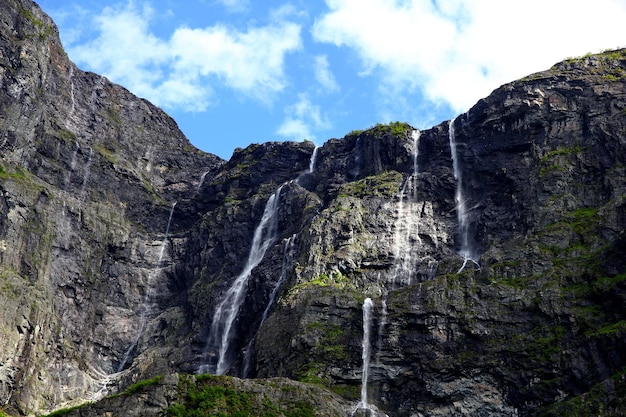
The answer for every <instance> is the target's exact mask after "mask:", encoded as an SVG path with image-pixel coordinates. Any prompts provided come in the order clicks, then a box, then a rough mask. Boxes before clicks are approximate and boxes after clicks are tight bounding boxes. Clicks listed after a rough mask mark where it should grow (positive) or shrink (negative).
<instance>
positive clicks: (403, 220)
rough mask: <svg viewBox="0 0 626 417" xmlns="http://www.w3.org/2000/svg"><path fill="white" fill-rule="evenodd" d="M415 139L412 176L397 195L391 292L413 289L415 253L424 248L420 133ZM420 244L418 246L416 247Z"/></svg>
mask: <svg viewBox="0 0 626 417" xmlns="http://www.w3.org/2000/svg"><path fill="white" fill-rule="evenodd" d="M411 137H412V138H413V173H412V174H411V175H409V177H408V178H407V179H406V181H405V182H404V184H403V185H402V188H401V190H400V193H399V194H398V205H397V213H398V214H397V219H396V222H395V225H394V229H395V233H394V244H393V248H394V266H393V272H392V274H391V285H392V288H396V286H398V285H399V284H400V285H410V284H411V281H412V280H413V276H414V275H415V271H416V268H415V262H416V258H417V253H416V249H418V247H419V246H418V245H419V244H421V243H422V242H421V238H420V236H419V222H420V220H421V209H420V207H419V202H418V201H417V180H418V172H419V169H418V164H417V161H418V156H419V138H420V131H419V130H414V131H413V132H411ZM416 244H417V245H416Z"/></svg>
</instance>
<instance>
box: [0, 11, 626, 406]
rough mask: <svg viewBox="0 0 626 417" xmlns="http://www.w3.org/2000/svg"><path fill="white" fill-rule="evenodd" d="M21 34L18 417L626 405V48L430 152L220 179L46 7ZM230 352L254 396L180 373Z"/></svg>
mask: <svg viewBox="0 0 626 417" xmlns="http://www.w3.org/2000/svg"><path fill="white" fill-rule="evenodd" d="M0 32H1V34H2V38H1V39H2V41H1V42H0V156H1V159H0V283H1V287H0V299H1V300H2V303H0V304H1V307H0V404H3V405H4V407H5V408H4V409H5V410H6V412H8V413H10V414H14V415H28V414H35V413H39V414H40V413H42V412H45V411H48V410H53V409H58V408H62V407H68V406H73V405H77V404H80V403H82V402H85V401H91V400H94V401H98V400H101V401H98V402H96V403H95V404H92V405H89V406H87V407H83V408H80V409H78V410H74V411H72V413H73V414H71V415H81V416H99V415H117V414H123V415H140V414H141V413H142V411H141V410H145V413H146V414H141V415H163V413H165V412H166V411H165V410H167V409H168V408H170V407H172V406H176V404H178V405H177V406H178V407H182V406H184V404H187V405H189V406H191V405H190V404H191V402H192V401H191V400H190V397H186V396H185V392H187V391H185V390H189V389H200V388H198V387H204V388H202V389H205V388H206V389H209V388H207V387H209V386H210V387H214V386H220V387H222V388H220V389H224V390H227V389H235V390H239V391H242V392H247V393H250V395H251V396H252V397H254V398H262V396H263V395H265V396H267V398H269V399H270V400H271V402H272V404H275V405H276V407H279V406H280V405H281V404H283V405H284V406H285V407H287V406H288V405H289V404H290V405H289V407H291V408H289V409H287V408H285V410H291V411H293V407H296V406H298V407H305V406H306V407H308V408H306V407H305V408H306V410H305V411H306V412H308V410H311V412H314V413H316V415H351V414H352V415H375V414H376V413H378V414H379V415H383V414H387V415H390V416H439V415H441V416H443V415H473V416H533V415H542V414H543V415H563V414H576V413H578V414H594V415H604V416H612V415H621V414H623V413H624V410H626V408H625V407H626V406H625V405H624V400H623V398H625V396H624V392H626V389H625V386H626V383H625V380H624V369H625V368H624V367H625V364H626V354H625V353H624V352H626V350H625V349H624V346H626V324H625V323H626V319H625V311H624V305H626V303H625V301H626V261H625V259H626V253H625V249H624V248H626V237H625V235H624V230H625V226H626V168H625V167H626V161H625V159H626V81H625V80H626V52H624V50H620V51H609V52H605V53H602V54H599V55H592V56H588V57H584V58H580V59H571V60H568V61H565V62H563V63H560V64H557V65H555V66H554V67H553V68H551V69H549V70H547V71H545V72H541V73H537V74H533V75H530V76H528V77H526V78H524V79H522V80H518V81H515V82H512V83H510V84H507V85H504V86H502V87H501V88H499V89H497V90H495V91H494V92H493V93H492V94H491V95H490V96H489V97H487V98H485V99H483V100H480V101H479V102H478V103H477V104H476V105H475V106H474V107H473V108H472V109H470V110H469V111H468V112H467V113H465V114H463V115H460V116H459V117H457V118H456V119H455V120H454V121H452V122H448V121H446V122H444V123H441V124H440V125H438V126H435V127H433V128H431V129H428V130H424V131H422V132H419V135H418V134H417V132H416V131H415V130H414V129H413V128H412V127H411V126H408V125H406V124H403V123H392V124H390V125H377V126H375V127H373V128H371V129H368V130H365V131H359V132H352V133H350V134H348V135H347V136H346V137H344V138H342V139H331V140H329V141H327V142H326V143H324V144H323V146H321V147H320V148H318V149H315V145H314V144H312V143H310V142H306V141H305V142H299V143H293V142H285V143H265V144H255V145H251V146H249V147H247V148H245V149H238V150H236V151H235V153H234V154H233V157H232V158H231V159H230V160H229V161H222V160H220V159H219V158H218V157H216V156H213V155H210V154H205V153H203V152H200V151H198V150H196V149H195V148H193V147H192V146H191V145H190V144H189V143H188V141H187V140H186V139H185V138H184V136H183V135H182V133H181V132H180V131H179V130H178V128H177V127H176V124H175V122H174V121H173V120H172V119H170V118H169V117H168V116H167V115H166V114H164V113H163V112H162V111H161V110H159V109H158V108H156V107H154V106H153V105H151V104H150V103H149V102H147V101H145V100H141V99H138V98H136V97H134V96H133V95H132V94H130V93H129V92H128V91H126V90H125V89H123V88H122V87H120V86H117V85H114V84H112V83H110V82H109V81H108V80H106V79H105V78H103V77H100V76H98V75H96V74H91V73H85V72H82V71H81V70H79V69H78V68H76V67H75V66H74V65H73V64H72V63H71V62H70V61H69V60H68V59H67V56H66V55H65V53H64V52H63V49H62V47H61V44H60V42H59V40H58V34H57V32H56V27H55V26H54V24H53V22H52V21H51V20H50V19H49V18H48V17H47V16H46V15H45V14H44V13H43V12H42V11H41V10H40V9H39V8H38V7H37V6H36V5H35V4H34V3H32V2H30V1H26V0H8V1H5V2H3V3H2V5H1V6H0ZM450 123H453V126H452V127H453V129H452V135H453V137H452V136H451V129H450ZM452 139H454V142H455V146H454V147H452V146H451V140H452ZM453 152H454V153H453ZM453 160H455V161H456V164H457V170H456V171H455V169H454V164H453ZM311 165H312V168H313V169H311ZM457 171H458V172H457ZM459 174H460V175H461V176H462V181H459ZM455 176H456V178H455ZM460 183H461V184H462V193H461V194H459V190H458V189H457V187H458V186H459V184H460ZM279 188H280V193H277V190H278V189H279ZM273 194H276V195H277V197H276V198H278V205H277V209H276V210H275V213H273V215H274V216H275V221H276V230H275V231H274V232H273V233H272V235H271V236H268V237H266V239H267V241H266V242H264V243H267V245H268V246H267V248H266V249H267V250H266V251H264V252H263V256H262V259H261V260H260V261H259V263H258V265H256V267H255V268H253V269H252V270H251V271H249V279H248V280H247V281H246V285H245V286H243V287H242V289H241V291H242V297H243V301H242V303H241V308H240V309H239V311H237V314H236V315H235V319H234V321H233V323H232V332H231V333H229V334H230V337H229V338H227V344H228V349H227V350H223V351H222V350H221V349H218V348H217V347H216V346H211V345H210V344H209V343H208V340H209V336H210V334H209V333H210V332H211V322H212V319H213V317H214V315H215V312H216V310H217V309H218V307H219V305H220V302H221V300H222V299H223V297H224V295H225V294H226V293H227V291H229V289H230V288H231V286H233V284H234V283H235V281H236V279H237V278H238V277H240V276H241V274H242V273H243V272H244V271H243V270H244V268H245V266H246V264H247V260H248V258H249V254H250V251H251V248H252V242H253V240H254V236H255V233H257V229H258V228H259V225H260V224H261V223H262V222H263V216H264V213H265V212H266V207H267V203H268V200H269V199H270V196H271V195H273ZM459 195H462V196H463V202H462V203H463V210H464V213H465V214H466V216H465V217H463V221H465V222H467V223H466V224H467V227H465V228H460V227H459V219H460V217H459V216H458V212H459V210H460V205H459V201H455V199H456V198H458V196H459ZM468 248H470V249H471V253H472V254H475V255H476V256H475V257H472V258H471V259H468V258H467V257H466V258H465V259H464V257H463V256H461V255H462V254H463V252H464V251H466V250H467V249H468ZM464 261H465V262H464ZM366 297H369V298H371V299H372V301H373V311H372V314H373V316H372V327H371V332H372V335H371V340H370V343H371V347H372V351H371V353H372V355H371V362H370V369H369V375H370V377H369V379H368V384H367V393H368V396H367V397H368V401H369V405H370V406H371V407H369V408H364V409H359V407H358V405H357V404H359V398H360V391H361V384H362V378H361V375H362V339H363V323H362V321H363V314H362V305H363V300H364V299H365V298H366ZM224 352H226V353H224ZM221 354H226V355H228V363H229V364H230V366H229V367H228V369H227V370H226V374H228V375H231V376H234V377H241V376H243V375H244V374H245V376H247V377H250V378H253V379H238V378H233V377H228V376H224V377H206V376H202V377H201V376H198V377H197V378H196V377H190V376H188V375H182V374H181V375H179V374H178V373H187V374H195V373H196V372H198V370H199V369H203V366H206V365H207V364H209V363H213V362H215V360H216V358H217V357H218V356H219V355H221ZM154 377H157V378H156V379H154V380H152V381H153V383H151V384H147V385H146V386H145V387H144V386H142V387H141V389H137V390H135V388H136V387H137V385H134V384H136V383H137V382H138V381H142V380H146V379H148V378H154ZM203 378H204V379H203ZM268 378H280V379H278V380H276V379H268ZM296 380H297V381H299V382H296ZM181 381H183V385H184V387H183V388H184V389H182V391H181V385H180V384H181ZM272 381H273V382H272ZM130 387H135V388H133V389H132V390H131V392H128V391H126V390H127V389H130ZM193 387H196V388H193ZM211 389H214V388H211ZM221 392H224V391H221ZM288 392H297V393H299V394H298V395H296V394H294V396H293V397H289V396H288V395H287V394H286V393H288ZM115 393H119V394H123V395H118V396H114V397H107V395H111V394H115ZM253 394H254V395H253ZM286 395H287V396H286ZM288 397H289V398H288ZM305 397H306V398H308V399H307V400H306V401H305V403H306V404H305V403H302V402H301V401H304V400H305ZM103 398H104V399H103ZM255 401H256V400H255ZM261 401H262V399H261ZM122 410H123V411H124V412H123V413H122V412H121V411H122ZM303 410H304V409H303ZM301 411H302V410H301ZM305 411H302V412H305ZM284 412H285V411H284V410H283V413H284ZM107 413H108V414H107ZM111 413H112V414H111Z"/></svg>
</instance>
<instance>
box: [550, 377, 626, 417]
mask: <svg viewBox="0 0 626 417" xmlns="http://www.w3.org/2000/svg"><path fill="white" fill-rule="evenodd" d="M611 397H612V398H614V400H612V401H609V398H611ZM624 408H626V369H623V370H622V371H621V372H618V373H617V374H615V375H613V376H611V377H610V378H609V379H608V380H607V381H606V382H600V383H598V384H595V385H594V386H593V387H591V389H590V390H589V391H587V392H586V393H584V394H582V395H578V396H576V397H572V398H568V399H566V400H565V401H562V402H558V403H556V404H553V405H550V406H548V407H546V408H545V409H544V410H543V411H542V412H541V413H540V414H539V415H540V416H541V417H557V416H558V417H560V416H568V417H587V416H602V415H606V416H617V415H621V413H619V410H624Z"/></svg>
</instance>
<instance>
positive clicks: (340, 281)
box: [287, 271, 353, 297]
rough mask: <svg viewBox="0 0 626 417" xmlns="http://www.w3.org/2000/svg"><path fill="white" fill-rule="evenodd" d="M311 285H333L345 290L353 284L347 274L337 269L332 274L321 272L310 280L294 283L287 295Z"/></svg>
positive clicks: (289, 295)
mask: <svg viewBox="0 0 626 417" xmlns="http://www.w3.org/2000/svg"><path fill="white" fill-rule="evenodd" d="M311 287H332V288H337V289H340V290H343V289H346V288H352V287H353V285H352V283H351V282H350V279H349V278H348V277H347V276H346V275H344V274H342V273H341V272H339V271H336V272H333V273H332V274H330V275H328V274H320V275H318V276H316V277H314V278H313V279H312V280H310V281H307V282H302V283H300V284H297V285H294V286H293V287H292V288H291V289H290V290H289V292H288V293H287V297H292V296H295V295H296V294H298V292H300V291H301V290H303V289H305V288H311Z"/></svg>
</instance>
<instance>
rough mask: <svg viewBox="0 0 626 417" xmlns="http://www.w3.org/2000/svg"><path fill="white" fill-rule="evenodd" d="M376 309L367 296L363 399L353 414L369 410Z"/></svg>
mask: <svg viewBox="0 0 626 417" xmlns="http://www.w3.org/2000/svg"><path fill="white" fill-rule="evenodd" d="M373 309H374V303H373V302H372V299H371V298H369V297H368V298H366V299H365V301H363V342H362V348H363V349H362V354H361V358H362V360H363V365H362V371H361V401H360V402H359V404H358V405H357V408H356V410H355V411H354V413H352V414H353V415H354V414H355V413H357V412H360V413H362V412H363V411H366V412H367V411H369V410H370V405H369V403H368V398H367V382H368V379H369V372H370V357H371V350H372V349H371V347H372V343H371V341H370V337H371V336H370V334H371V330H372V311H373Z"/></svg>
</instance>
